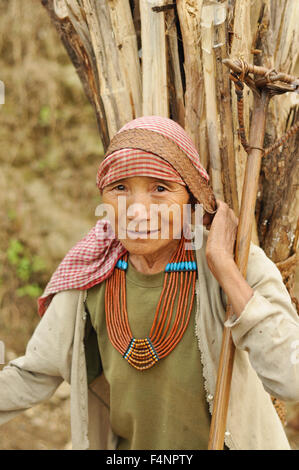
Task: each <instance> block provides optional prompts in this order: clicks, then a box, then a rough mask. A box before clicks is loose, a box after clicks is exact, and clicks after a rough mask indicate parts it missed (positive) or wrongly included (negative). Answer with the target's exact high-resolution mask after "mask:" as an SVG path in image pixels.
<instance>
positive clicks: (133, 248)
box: [120, 238, 174, 255]
mask: <svg viewBox="0 0 299 470" xmlns="http://www.w3.org/2000/svg"><path fill="white" fill-rule="evenodd" d="M120 241H121V243H122V244H123V246H124V247H125V249H126V250H127V251H128V252H129V253H131V254H132V255H133V254H134V255H150V254H151V253H155V252H157V251H159V250H162V249H165V248H166V247H167V246H168V245H169V244H171V243H173V242H174V240H173V239H171V240H164V239H162V240H161V239H158V240H157V239H156V240H153V239H151V238H136V239H135V238H134V239H132V238H125V239H122V240H120Z"/></svg>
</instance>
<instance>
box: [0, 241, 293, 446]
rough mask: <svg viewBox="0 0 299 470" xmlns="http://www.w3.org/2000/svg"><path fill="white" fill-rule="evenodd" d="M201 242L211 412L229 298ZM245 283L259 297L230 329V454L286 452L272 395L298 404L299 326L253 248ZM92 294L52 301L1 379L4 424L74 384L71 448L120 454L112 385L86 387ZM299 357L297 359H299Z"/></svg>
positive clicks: (202, 330)
mask: <svg viewBox="0 0 299 470" xmlns="http://www.w3.org/2000/svg"><path fill="white" fill-rule="evenodd" d="M206 235H207V234H206V232H204V243H203V246H202V248H201V249H199V250H197V252H196V253H197V262H198V275H199V282H198V283H197V289H196V298H197V313H196V324H195V334H196V337H197V340H198V347H199V350H200V352H201V358H202V363H203V374H204V379H205V389H206V397H207V401H208V403H209V406H210V410H212V407H213V394H214V391H215V384H216V377H217V364H218V358H219V353H220V347H221V339H222V329H223V322H224V317H225V306H224V304H225V299H224V296H223V295H222V291H221V289H220V286H219V284H218V283H217V281H216V280H215V278H214V277H213V276H212V274H211V272H210V270H209V268H208V266H207V263H206V257H205V243H206ZM247 281H248V283H249V285H250V286H251V287H252V288H253V289H254V295H253V297H252V298H251V299H250V300H249V302H248V303H247V305H246V307H245V309H244V311H243V312H242V314H241V316H240V317H239V319H237V320H236V321H235V322H232V323H231V324H228V326H231V328H232V329H231V331H232V336H233V340H234V343H235V345H236V348H237V349H236V353H235V362H234V370H233V378H232V386H231V397H230V404H229V412H228V420H227V432H226V437H225V442H226V445H227V446H228V447H229V448H230V449H240V450H245V449H289V448H290V447H289V443H288V440H287V438H286V435H285V432H284V429H283V427H282V425H281V422H280V420H279V418H278V416H277V413H276V411H275V409H274V407H273V405H272V402H271V398H270V395H269V394H271V395H273V396H276V397H278V398H280V399H282V400H285V401H299V361H298V360H296V357H294V356H295V354H294V352H295V353H296V351H294V347H295V346H296V345H297V347H298V340H299V321H298V316H297V313H296V311H295V309H294V307H293V306H292V303H291V300H290V297H289V295H288V292H287V290H286V288H285V286H284V284H283V282H282V278H281V275H280V272H279V271H278V269H277V268H276V266H275V265H274V264H273V263H272V261H270V260H269V259H268V258H267V257H266V255H265V253H264V252H263V250H262V249H260V248H259V247H257V246H255V245H253V244H252V245H251V250H250V256H249V263H248V272H247ZM86 294H87V291H78V290H75V289H74V290H68V291H63V292H60V293H58V294H56V295H55V297H54V298H53V300H52V302H51V304H50V306H49V307H48V309H47V311H46V313H45V315H44V316H43V318H42V319H41V321H40V323H39V324H38V326H37V328H36V330H35V332H34V334H33V336H32V338H31V339H30V341H29V343H28V346H27V349H26V353H25V355H24V356H23V357H20V358H17V359H15V360H13V361H11V362H10V363H9V364H8V365H7V366H6V367H5V368H4V369H3V370H2V371H1V372H0V424H2V423H4V422H6V421H8V420H9V419H11V418H13V417H14V416H15V415H16V414H18V413H19V412H21V411H23V410H25V409H28V408H30V407H32V406H33V405H35V404H37V403H40V402H42V401H44V400H46V399H48V398H50V397H51V395H52V394H53V393H54V391H55V390H56V388H57V387H58V386H59V385H60V383H61V382H62V381H63V380H66V381H67V382H68V383H70V384H71V430H72V442H73V448H74V449H88V448H90V449H115V448H116V445H117V436H115V435H114V434H113V431H112V430H111V428H110V424H109V386H108V383H107V381H106V380H105V377H104V375H103V374H102V375H101V377H100V378H98V379H96V380H95V382H94V383H93V384H92V386H90V387H89V389H88V386H87V375H86V363H85V353H84V332H85V323H86V313H85V308H84V300H85V299H86ZM297 357H298V354H297Z"/></svg>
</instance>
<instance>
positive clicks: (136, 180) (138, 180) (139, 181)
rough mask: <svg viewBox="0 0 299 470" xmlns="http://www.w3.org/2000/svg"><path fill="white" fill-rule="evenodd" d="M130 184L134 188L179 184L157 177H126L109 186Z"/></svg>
mask: <svg viewBox="0 0 299 470" xmlns="http://www.w3.org/2000/svg"><path fill="white" fill-rule="evenodd" d="M124 183H126V184H129V185H132V186H136V185H150V184H153V183H161V184H167V185H177V184H179V183H175V182H174V181H169V180H167V179H164V178H161V177H158V176H157V177H155V176H130V177H125V178H121V179H118V180H116V181H114V182H113V183H111V184H110V185H109V186H112V185H115V184H124Z"/></svg>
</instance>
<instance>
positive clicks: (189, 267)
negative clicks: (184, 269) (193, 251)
mask: <svg viewBox="0 0 299 470" xmlns="http://www.w3.org/2000/svg"><path fill="white" fill-rule="evenodd" d="M188 270H189V271H192V263H191V261H189V262H188Z"/></svg>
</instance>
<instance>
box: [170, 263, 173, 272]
mask: <svg viewBox="0 0 299 470" xmlns="http://www.w3.org/2000/svg"><path fill="white" fill-rule="evenodd" d="M170 271H171V272H173V263H170Z"/></svg>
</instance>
